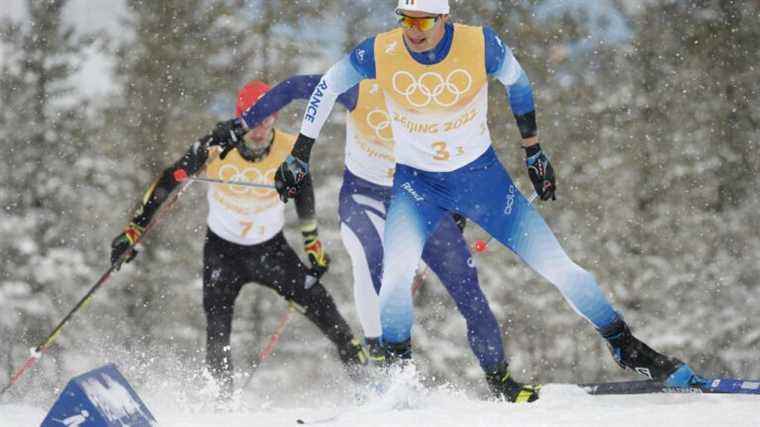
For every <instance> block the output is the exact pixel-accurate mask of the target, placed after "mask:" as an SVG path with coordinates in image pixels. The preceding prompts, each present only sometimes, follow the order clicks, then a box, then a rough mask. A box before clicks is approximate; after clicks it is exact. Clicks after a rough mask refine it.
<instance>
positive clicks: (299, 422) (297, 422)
mask: <svg viewBox="0 0 760 427" xmlns="http://www.w3.org/2000/svg"><path fill="white" fill-rule="evenodd" d="M296 424H306V421H304V420H302V419H300V418H299V419H297V420H296Z"/></svg>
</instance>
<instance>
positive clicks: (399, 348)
mask: <svg viewBox="0 0 760 427" xmlns="http://www.w3.org/2000/svg"><path fill="white" fill-rule="evenodd" d="M433 193H434V192H433V191H432V190H431V189H430V188H429V187H428V186H427V185H426V184H425V183H424V182H421V181H419V180H417V179H416V174H415V171H414V170H413V169H411V168H409V167H406V166H404V165H401V164H399V165H397V168H396V174H395V176H394V183H393V190H392V195H391V202H390V208H389V210H388V216H387V220H386V223H385V234H384V239H383V241H384V247H385V253H384V256H383V279H382V286H381V287H380V322H381V325H382V328H383V342H384V345H385V346H386V349H388V350H389V351H390V353H391V355H394V353H395V355H396V356H399V357H402V358H405V357H409V356H408V355H407V353H410V352H411V347H410V343H411V330H412V324H413V322H414V312H413V309H414V307H413V305H412V292H411V286H412V282H413V280H414V272H415V269H416V268H417V265H418V263H419V261H420V259H421V256H422V250H423V247H424V245H425V241H426V240H427V238H428V236H429V235H430V234H431V233H432V231H433V229H434V228H435V227H436V226H437V225H438V222H439V220H440V218H441V217H442V216H443V215H444V213H445V211H444V210H443V209H441V208H440V207H439V206H437V205H436V204H435V203H434V200H435V196H434V194H433Z"/></svg>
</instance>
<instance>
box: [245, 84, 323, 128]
mask: <svg viewBox="0 0 760 427" xmlns="http://www.w3.org/2000/svg"><path fill="white" fill-rule="evenodd" d="M321 78H322V75H320V74H300V75H295V76H290V77H288V78H287V79H286V80H285V81H283V82H280V83H279V84H277V85H276V86H274V87H273V88H272V89H270V90H269V91H268V92H267V93H266V94H265V95H264V96H263V97H262V98H261V99H259V100H258V101H257V102H256V103H255V104H253V106H252V107H251V108H249V109H248V110H246V111H245V112H244V113H243V117H242V118H243V121H244V122H245V125H246V126H247V127H248V128H249V129H252V128H255V127H256V126H258V125H259V124H261V122H263V121H264V120H265V119H266V118H267V117H269V116H271V115H272V114H275V113H277V112H278V111H280V110H282V109H283V108H285V107H286V106H287V105H288V104H290V103H291V102H293V101H294V100H296V99H309V97H310V96H311V94H312V92H314V88H315V87H317V84H319V81H320V79H321Z"/></svg>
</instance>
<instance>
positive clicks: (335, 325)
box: [111, 80, 367, 398]
mask: <svg viewBox="0 0 760 427" xmlns="http://www.w3.org/2000/svg"><path fill="white" fill-rule="evenodd" d="M268 89H269V86H267V85H266V84H265V83H263V82H260V81H255V80H254V81H251V82H250V83H248V84H247V85H246V86H245V87H243V89H242V90H241V91H240V93H239V95H238V101H237V113H238V115H240V113H242V112H243V111H245V110H246V109H248V108H249V107H250V106H251V105H253V104H254V103H255V102H256V101H257V100H258V99H259V98H261V97H262V96H263V95H264V93H265V92H266V91H267V90H268ZM274 122H275V117H274V116H271V117H267V118H265V120H263V122H262V123H261V124H260V125H259V126H257V127H255V128H253V129H251V130H249V131H247V133H245V130H244V129H243V128H242V127H240V126H238V125H237V123H239V122H237V121H235V120H232V121H228V122H222V123H220V124H218V125H217V128H216V129H215V131H214V132H213V133H212V134H211V135H209V136H206V137H204V138H201V139H200V140H199V141H198V142H196V143H194V144H193V145H192V146H191V147H190V148H189V149H188V151H187V152H186V153H185V154H184V156H182V158H181V159H179V160H178V161H177V162H176V163H175V164H174V165H172V166H170V167H169V168H167V169H166V170H165V171H164V172H163V173H162V174H161V176H160V177H159V178H158V179H157V180H156V181H155V182H154V183H153V184H152V185H151V186H150V188H149V189H148V191H147V193H146V194H145V196H144V198H143V201H142V204H141V206H140V207H139V209H138V210H137V212H136V214H135V215H134V217H133V218H132V220H131V221H130V223H129V224H128V225H127V227H126V228H125V229H124V231H123V232H122V233H121V234H119V235H118V236H117V237H116V238H115V239H114V241H113V243H112V252H111V260H112V262H113V263H118V262H119V260H120V259H121V258H122V255H124V253H125V252H126V251H127V250H128V249H129V248H130V247H131V246H132V244H133V243H134V242H135V241H136V240H137V238H138V237H139V236H140V235H141V233H142V232H143V230H144V229H145V227H146V226H147V225H148V224H149V223H150V221H151V219H152V218H153V216H154V215H155V213H156V212H157V211H158V209H159V208H160V207H161V204H162V203H163V202H164V201H165V200H166V199H167V198H168V196H169V194H170V193H171V192H172V191H173V190H174V189H175V188H176V187H177V186H178V185H179V182H178V180H177V179H176V178H175V176H176V175H175V171H177V170H180V169H181V170H183V171H184V172H186V173H187V174H188V175H191V176H192V175H195V174H202V173H205V175H206V176H208V177H209V178H213V179H221V180H224V181H247V182H254V183H258V184H270V185H271V184H273V182H274V173H275V169H276V168H277V167H278V166H279V165H280V163H281V162H282V161H283V160H284V159H285V158H286V157H287V156H288V154H289V153H290V150H291V148H292V147H293V143H294V141H295V136H293V135H289V134H286V133H283V132H281V131H280V130H278V129H275V128H274ZM241 138H242V141H241ZM233 146H235V147H236V148H237V150H234V151H230V152H229V153H228V155H227V156H226V157H224V156H222V157H224V158H221V157H216V153H217V152H219V151H221V150H225V149H230V148H232V147H233ZM212 153H213V154H212ZM209 158H212V160H211V161H210V162H209V164H208V165H206V163H207V160H208V159H209ZM304 184H305V185H304V191H303V192H301V193H299V195H298V197H296V210H297V212H298V217H299V220H300V227H301V233H302V235H303V238H304V251H305V252H306V254H307V255H308V257H309V260H310V262H311V268H307V267H306V266H305V265H304V264H303V263H301V260H300V259H299V258H298V255H297V254H296V252H295V251H294V250H293V249H292V248H291V246H290V245H289V244H288V242H287V241H286V240H285V238H284V236H283V232H282V228H283V225H284V223H285V218H284V209H285V205H284V204H283V203H282V201H281V200H280V199H279V197H278V195H277V192H276V191H274V190H271V189H265V188H264V189H259V188H248V187H240V186H233V185H213V186H210V187H209V190H208V204H209V213H208V230H207V234H206V242H205V245H204V250H203V308H204V311H205V313H206V321H207V328H206V363H207V365H208V368H209V370H210V371H211V373H212V374H213V376H214V377H215V378H216V380H217V381H218V383H219V385H220V387H221V390H222V392H221V397H222V398H226V397H229V396H230V395H231V392H232V387H233V381H232V349H231V348H230V332H231V327H232V316H233V310H234V306H235V299H236V298H237V296H238V294H239V293H240V290H241V288H242V287H243V286H244V285H245V284H247V283H249V282H256V283H259V284H261V285H264V286H267V287H269V288H271V289H273V290H275V291H276V292H277V293H278V294H280V295H281V296H282V297H283V298H285V299H286V300H288V301H289V302H292V303H294V304H296V306H297V307H298V308H299V309H300V311H302V312H303V314H304V315H305V316H306V317H307V318H308V319H309V320H311V321H312V322H313V323H314V324H315V325H316V326H317V327H318V328H319V329H320V330H321V331H322V333H324V334H325V336H326V337H327V338H329V339H330V340H331V341H332V342H333V343H334V344H335V346H336V347H337V350H338V354H339V356H340V359H341V361H342V362H343V364H344V365H345V366H346V368H347V369H348V371H349V374H350V375H352V376H353V377H356V376H357V375H359V374H360V372H359V371H358V369H359V366H360V365H363V364H366V362H367V358H366V353H365V351H364V349H363V347H362V346H361V343H360V342H359V340H357V339H355V338H354V337H353V334H352V332H351V329H350V328H349V326H348V324H347V323H346V321H345V320H344V319H343V317H342V316H341V314H340V313H339V312H338V310H337V308H336V306H335V302H334V301H333V298H332V297H331V296H330V294H329V293H328V292H327V290H326V289H325V288H324V287H323V286H322V284H321V283H320V282H319V281H318V278H319V277H320V276H321V275H322V274H323V273H324V272H325V271H327V269H328V267H329V258H328V256H327V254H326V253H325V251H324V248H323V246H322V243H321V242H320V240H319V234H318V232H317V221H316V218H315V208H314V205H315V203H314V192H313V188H312V185H311V183H310V182H309V179H308V178H306V180H305V181H304ZM135 255H136V252H132V253H130V254H128V255H124V256H125V257H127V260H131V259H132V258H134V256H135Z"/></svg>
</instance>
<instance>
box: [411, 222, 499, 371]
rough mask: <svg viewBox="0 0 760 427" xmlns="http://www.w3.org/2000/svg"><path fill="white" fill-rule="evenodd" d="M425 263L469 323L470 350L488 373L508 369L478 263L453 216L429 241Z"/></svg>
mask: <svg viewBox="0 0 760 427" xmlns="http://www.w3.org/2000/svg"><path fill="white" fill-rule="evenodd" d="M422 260H423V261H425V263H426V264H427V265H428V266H429V267H430V269H431V270H432V271H433V272H434V273H435V274H436V275H437V276H438V278H439V279H440V280H441V282H442V283H443V285H444V286H445V287H446V290H447V291H448V292H449V294H450V295H451V297H452V298H453V299H454V302H455V303H456V305H457V308H458V309H459V312H460V313H462V316H463V317H464V318H465V321H466V322H467V338H468V340H469V342H470V348H472V351H473V353H475V356H476V357H477V358H478V362H480V366H481V367H482V368H483V370H484V371H485V372H493V371H495V370H497V369H498V368H499V367H501V366H502V365H504V363H505V361H506V359H505V356H504V347H503V343H502V340H501V330H500V328H499V324H498V322H497V321H496V318H495V317H494V314H493V312H492V311H491V307H489V305H488V300H487V299H486V296H485V295H484V294H483V291H482V289H481V288H480V284H479V282H478V273H477V270H476V269H475V261H474V260H473V258H472V255H471V254H470V251H469V249H468V247H467V242H466V241H465V240H464V236H462V232H461V230H460V229H459V227H458V226H457V224H456V222H455V221H454V219H453V218H452V217H451V215H444V217H443V218H442V219H441V221H440V223H439V224H438V228H436V229H435V231H434V232H433V234H432V235H431V236H430V238H429V239H428V241H427V244H426V245H425V248H424V250H423V252H422Z"/></svg>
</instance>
